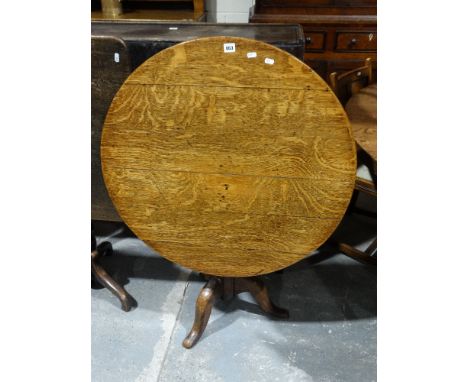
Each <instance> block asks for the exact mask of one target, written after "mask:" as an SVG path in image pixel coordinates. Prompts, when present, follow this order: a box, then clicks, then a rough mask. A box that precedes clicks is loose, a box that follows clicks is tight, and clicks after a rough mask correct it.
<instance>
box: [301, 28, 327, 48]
mask: <svg viewBox="0 0 468 382" xmlns="http://www.w3.org/2000/svg"><path fill="white" fill-rule="evenodd" d="M304 35H305V50H306V52H308V51H317V50H323V49H324V48H325V32H309V31H304Z"/></svg>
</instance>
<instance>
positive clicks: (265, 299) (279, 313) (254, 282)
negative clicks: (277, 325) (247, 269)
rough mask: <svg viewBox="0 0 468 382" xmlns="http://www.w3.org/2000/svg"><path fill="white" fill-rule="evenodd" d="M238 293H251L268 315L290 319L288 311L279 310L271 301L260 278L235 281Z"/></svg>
mask: <svg viewBox="0 0 468 382" xmlns="http://www.w3.org/2000/svg"><path fill="white" fill-rule="evenodd" d="M235 282H236V284H237V286H236V291H237V293H240V292H245V291H247V292H250V294H251V295H252V296H253V298H254V299H255V301H257V303H258V305H259V306H260V308H261V309H262V310H263V311H264V312H265V313H268V314H271V315H272V316H275V317H278V318H289V312H288V311H287V310H286V309H283V308H279V307H277V306H276V305H275V304H273V302H272V301H271V299H270V296H269V295H268V290H267V288H266V286H265V284H264V283H263V281H262V280H261V279H260V278H258V277H246V278H240V279H236V280H235Z"/></svg>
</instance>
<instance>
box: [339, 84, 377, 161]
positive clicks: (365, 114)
mask: <svg viewBox="0 0 468 382" xmlns="http://www.w3.org/2000/svg"><path fill="white" fill-rule="evenodd" d="M346 112H347V113H348V118H349V121H350V122H351V126H352V129H353V135H354V139H355V140H356V142H357V144H358V145H359V146H360V147H362V149H363V150H364V151H365V152H367V153H368V154H369V155H370V156H371V157H372V159H373V160H375V161H377V84H373V85H370V86H368V87H366V88H363V89H361V90H360V91H359V92H358V93H356V94H354V95H353V96H352V97H351V98H350V99H349V101H348V103H347V104H346Z"/></svg>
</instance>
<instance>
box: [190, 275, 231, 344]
mask: <svg viewBox="0 0 468 382" xmlns="http://www.w3.org/2000/svg"><path fill="white" fill-rule="evenodd" d="M221 292H222V289H221V281H220V280H219V279H218V278H215V277H213V278H210V279H209V280H208V282H207V283H206V284H205V286H204V287H203V289H202V290H201V292H200V294H199V295H198V298H197V303H196V307H195V320H194V322H193V326H192V330H190V333H189V334H187V337H185V339H184V342H183V343H182V345H183V346H184V347H185V348H186V349H190V348H191V347H192V346H194V345H195V344H196V343H197V342H198V340H199V339H200V337H201V335H202V334H203V332H204V331H205V328H206V325H207V324H208V320H209V319H210V315H211V309H212V308H213V305H214V303H215V300H216V298H217V297H218V296H220V295H221Z"/></svg>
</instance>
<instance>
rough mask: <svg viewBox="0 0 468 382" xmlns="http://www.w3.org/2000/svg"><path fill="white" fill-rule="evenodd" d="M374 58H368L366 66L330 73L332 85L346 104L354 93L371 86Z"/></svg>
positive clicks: (342, 102)
mask: <svg viewBox="0 0 468 382" xmlns="http://www.w3.org/2000/svg"><path fill="white" fill-rule="evenodd" d="M372 77H373V76H372V59H371V58H367V59H366V61H365V63H364V66H360V67H359V68H356V69H353V70H350V71H349V72H345V73H342V74H338V73H336V72H333V73H331V74H330V87H331V88H332V90H333V91H334V92H335V94H336V96H337V97H338V99H339V100H340V102H341V104H342V105H343V106H344V105H345V104H346V102H348V100H349V99H350V98H351V96H352V95H353V94H356V93H357V92H359V90H361V89H362V88H365V87H366V86H369V85H370V84H371V83H372V81H373V78H372Z"/></svg>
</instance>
